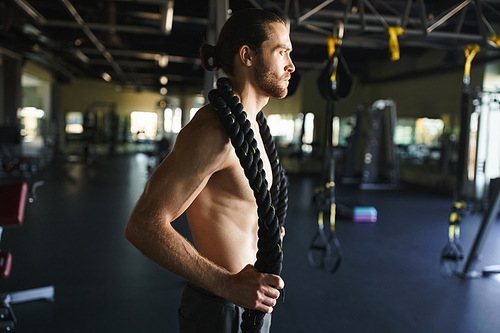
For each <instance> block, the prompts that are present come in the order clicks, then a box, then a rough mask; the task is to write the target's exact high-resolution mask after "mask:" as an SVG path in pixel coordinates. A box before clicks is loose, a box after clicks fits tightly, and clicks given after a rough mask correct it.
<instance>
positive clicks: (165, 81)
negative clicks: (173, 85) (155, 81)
mask: <svg viewBox="0 0 500 333" xmlns="http://www.w3.org/2000/svg"><path fill="white" fill-rule="evenodd" d="M160 83H161V84H163V85H166V84H167V83H168V77H166V76H165V75H163V76H161V77H160Z"/></svg>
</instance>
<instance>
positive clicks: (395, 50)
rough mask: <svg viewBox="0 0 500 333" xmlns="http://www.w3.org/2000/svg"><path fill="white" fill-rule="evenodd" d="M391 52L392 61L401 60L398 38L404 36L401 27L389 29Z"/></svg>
mask: <svg viewBox="0 0 500 333" xmlns="http://www.w3.org/2000/svg"><path fill="white" fill-rule="evenodd" d="M388 32H389V50H390V51H391V60H392V61H395V60H399V42H398V36H399V35H402V34H403V28H401V27H389V29H388Z"/></svg>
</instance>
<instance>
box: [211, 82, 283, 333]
mask: <svg viewBox="0 0 500 333" xmlns="http://www.w3.org/2000/svg"><path fill="white" fill-rule="evenodd" d="M208 98H209V100H210V103H211V104H212V106H213V108H214V110H215V112H216V114H217V116H218V118H219V119H220V121H221V123H222V125H223V127H224V129H225V130H226V132H227V134H228V135H229V137H230V139H231V144H232V146H233V147H234V149H235V152H236V155H237V156H238V159H239V161H240V165H241V166H242V167H243V170H244V172H245V176H246V177H247V179H248V181H249V184H250V187H251V188H252V190H253V194H254V197H255V200H256V202H257V214H258V217H259V229H258V237H259V239H258V242H257V260H256V262H255V264H254V267H255V269H257V270H258V271H259V272H262V273H269V274H275V275H280V274H281V269H282V263H283V251H282V239H281V227H282V226H283V225H284V222H285V217H286V210H287V206H288V188H287V184H286V179H285V176H284V170H283V168H282V167H281V165H280V163H279V159H278V153H277V151H276V145H275V143H274V140H273V138H272V135H271V132H270V130H269V126H268V125H267V121H266V118H265V117H264V114H263V113H262V111H260V112H259V113H258V114H257V122H258V124H259V131H260V134H261V137H262V141H263V143H264V146H265V149H266V153H267V155H268V158H269V161H270V163H271V168H272V173H273V184H272V187H271V190H269V189H268V182H267V180H266V173H265V171H264V163H263V162H262V159H261V157H260V151H259V148H258V147H257V141H256V140H255V138H254V132H253V130H252V128H251V125H250V121H249V120H248V119H247V114H246V112H245V111H243V105H242V104H241V103H240V102H239V98H238V97H237V96H235V95H234V91H233V89H232V87H231V85H230V83H229V80H228V79H227V78H220V79H219V80H218V81H217V89H214V90H212V91H210V93H209V94H208ZM264 315H265V313H263V312H260V311H256V310H249V309H245V312H244V313H243V322H242V324H241V329H242V331H243V332H244V333H246V332H255V333H256V332H260V329H261V328H262V325H263V323H264Z"/></svg>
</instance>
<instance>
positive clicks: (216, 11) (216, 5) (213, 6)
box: [203, 0, 229, 101]
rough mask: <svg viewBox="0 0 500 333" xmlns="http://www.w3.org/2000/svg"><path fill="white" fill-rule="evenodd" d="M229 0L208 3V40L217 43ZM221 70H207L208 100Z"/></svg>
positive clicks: (206, 95) (205, 84)
mask: <svg viewBox="0 0 500 333" xmlns="http://www.w3.org/2000/svg"><path fill="white" fill-rule="evenodd" d="M228 12H229V0H210V1H209V4H208V22H209V23H208V29H207V42H208V43H210V44H212V45H215V43H217V35H218V34H219V32H220V30H221V29H222V26H223V25H224V23H225V22H226V20H227V18H228ZM219 76H220V73H219V72H210V71H205V80H204V84H203V94H204V96H205V101H208V92H209V91H210V90H212V89H213V88H214V83H215V82H216V81H217V79H218V78H219Z"/></svg>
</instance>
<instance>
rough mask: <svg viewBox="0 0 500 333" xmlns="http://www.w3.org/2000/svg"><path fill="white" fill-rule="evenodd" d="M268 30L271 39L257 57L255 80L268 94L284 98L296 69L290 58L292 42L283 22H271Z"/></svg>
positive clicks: (264, 44) (262, 90)
mask: <svg viewBox="0 0 500 333" xmlns="http://www.w3.org/2000/svg"><path fill="white" fill-rule="evenodd" d="M268 30H269V39H268V40H266V41H265V42H264V43H262V52H261V54H259V55H257V56H256V57H255V66H254V74H255V80H256V84H257V87H258V88H259V89H260V90H261V92H262V93H263V94H265V95H266V96H269V97H276V98H284V97H286V95H287V93H288V83H289V82H288V81H289V80H290V77H291V74H292V72H293V71H294V70H295V66H294V65H293V62H292V60H291V59H290V52H292V43H291V42H290V37H289V35H288V31H287V29H286V27H285V26H284V25H283V24H281V23H270V24H269V25H268Z"/></svg>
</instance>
